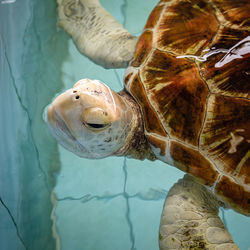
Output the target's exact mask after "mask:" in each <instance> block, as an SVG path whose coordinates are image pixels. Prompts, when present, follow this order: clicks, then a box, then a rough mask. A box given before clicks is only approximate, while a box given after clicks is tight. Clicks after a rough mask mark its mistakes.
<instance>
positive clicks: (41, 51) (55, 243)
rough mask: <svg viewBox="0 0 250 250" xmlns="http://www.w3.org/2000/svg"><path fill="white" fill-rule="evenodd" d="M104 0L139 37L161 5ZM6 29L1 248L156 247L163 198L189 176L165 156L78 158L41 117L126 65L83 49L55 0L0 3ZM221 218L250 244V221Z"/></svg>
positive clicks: (0, 47)
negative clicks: (71, 93)
mask: <svg viewBox="0 0 250 250" xmlns="http://www.w3.org/2000/svg"><path fill="white" fill-rule="evenodd" d="M101 2H102V4H103V5H104V6H105V7H106V8H107V9H108V10H109V11H110V12H111V13H112V14H113V15H114V16H115V17H116V18H117V19H118V20H119V21H120V22H121V23H123V24H124V25H125V27H126V28H127V29H128V30H129V31H130V32H131V33H133V34H135V35H137V34H139V33H140V31H141V29H142V27H143V25H144V23H145V20H146V18H147V15H148V14H149V12H150V10H151V9H152V8H153V6H154V5H155V3H156V1H147V2H145V1H136V3H135V1H132V0H127V1H125V0H124V1H122V0H117V1H116V2H115V4H114V1H112V0H103V1H101ZM139 12H140V15H138V13H139ZM135 24H136V25H135ZM0 33H1V34H0V35H1V37H0V39H1V40H0V60H1V61H0V96H1V97H0V117H1V120H0V138H1V144H0V249H1V250H15V249H21V250H22V249H32V250H33V249H35V250H40V249H41V250H43V249H46V250H49V249H63V250H69V249H73V250H82V249H84V250H99V249H108V250H127V249H137V250H156V249H158V243H157V238H158V226H159V221H160V215H161V210H162V206H163V202H164V199H165V196H166V193H167V191H168V190H169V188H170V187H171V186H172V185H173V183H175V182H176V181H177V179H178V178H181V177H182V176H183V173H181V172H180V171H178V170H176V169H175V168H172V167H170V166H167V165H166V164H163V163H161V162H154V163H152V162H149V161H143V162H140V161H136V160H131V159H125V158H123V157H121V158H108V159H104V160H98V161H97V160H85V159H81V158H78V157H77V156H75V155H73V154H72V153H70V152H68V151H66V150H64V149H63V148H62V147H60V146H58V145H57V144H56V142H55V140H54V139H53V138H52V137H51V136H50V134H49V132H48V129H47V126H46V124H45V123H44V121H43V110H44V108H45V107H46V105H47V104H48V103H50V101H51V99H52V98H53V97H54V96H55V95H57V94H58V93H60V92H62V91H64V90H65V89H67V88H70V87H71V86H72V84H73V82H75V81H77V80H78V79H80V78H83V77H84V78H90V79H100V80H101V81H103V82H105V83H107V84H109V86H110V87H111V88H113V89H114V90H120V89H121V88H122V78H123V73H124V70H105V69H103V68H101V67H99V66H97V65H95V64H94V63H92V62H90V61H89V60H88V59H86V58H85V57H83V56H82V55H80V54H79V52H78V51H77V50H76V48H75V46H74V44H73V43H72V41H71V40H70V38H69V37H68V36H67V35H66V34H65V32H64V31H62V30H60V29H58V28H57V27H56V3H55V1H51V0H44V1H38V0H16V1H15V0H11V1H10V0H8V1H3V0H2V1H1V2H0ZM221 215H222V216H223V218H224V221H225V222H226V225H227V227H228V229H229V231H230V233H232V235H233V238H234V240H235V241H236V243H237V244H238V245H239V246H240V249H243V250H247V249H248V248H250V237H249V236H250V233H249V229H250V219H249V218H246V217H244V216H242V215H239V214H236V213H235V212H233V211H231V210H228V211H225V212H223V213H221Z"/></svg>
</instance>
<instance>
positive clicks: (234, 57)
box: [125, 0, 250, 216]
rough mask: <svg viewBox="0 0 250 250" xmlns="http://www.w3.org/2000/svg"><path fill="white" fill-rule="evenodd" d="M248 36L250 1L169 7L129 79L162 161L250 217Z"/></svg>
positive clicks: (180, 2)
mask: <svg viewBox="0 0 250 250" xmlns="http://www.w3.org/2000/svg"><path fill="white" fill-rule="evenodd" d="M249 31H250V2H249V0H243V1H242V0H240V1H235V0H225V1H223V0H207V1H205V0H192V1H189V0H172V1H163V0H162V1H160V2H159V3H158V5H157V6H156V7H155V9H154V10H153V11H152V13H151V15H150V16H149V18H148V21H147V23H146V25H145V28H144V31H143V33H142V35H141V37H140V38H139V41H138V43H137V47H136V51H135V54H134V59H133V60H132V61H131V63H130V66H129V67H128V69H127V71H126V74H125V88H126V89H127V91H128V92H129V93H130V94H131V95H132V96H133V97H134V98H135V99H136V101H137V102H138V104H139V105H140V107H141V111H142V114H143V117H144V124H145V125H144V127H145V135H146V137H147V139H148V140H149V142H150V144H151V146H152V148H153V150H154V152H155V154H156V155H157V157H158V158H159V159H161V160H163V161H165V162H166V163H168V164H171V165H174V166H176V167H177V168H179V169H181V170H183V171H185V172H187V173H189V174H191V175H193V176H196V177H197V179H198V180H199V181H200V182H201V183H203V184H205V185H207V186H209V187H211V190H213V191H214V192H215V193H216V194H217V195H218V196H219V197H221V199H222V200H223V201H225V202H226V203H228V204H230V205H231V207H232V208H234V209H235V210H237V211H238V212H240V213H243V214H245V215H248V216H249V215H250V34H249V33H250V32H249Z"/></svg>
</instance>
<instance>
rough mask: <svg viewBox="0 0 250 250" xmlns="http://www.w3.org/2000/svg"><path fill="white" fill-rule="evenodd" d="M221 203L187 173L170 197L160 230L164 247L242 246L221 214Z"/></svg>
mask: <svg viewBox="0 0 250 250" xmlns="http://www.w3.org/2000/svg"><path fill="white" fill-rule="evenodd" d="M220 205H221V204H220V202H219V201H218V200H217V199H216V198H215V196H214V195H213V194H212V193H211V192H210V191H209V190H208V189H207V188H206V187H204V186H203V185H201V184H199V183H197V182H196V181H195V179H194V178H193V177H191V176H189V175H185V177H184V178H183V179H181V180H179V181H178V182H177V183H176V184H175V185H174V186H173V187H172V188H171V190H170V191H169V193H168V196H167V198H166V201H165V205H164V209H163V212H162V217H161V225H160V231H159V245H160V249H161V250H170V249H196V250H198V249H209V250H210V249H211V250H234V249H235V250H236V249H239V248H238V247H237V246H236V244H235V243H234V242H233V240H232V237H231V235H230V234H229V233H228V231H227V229H226V228H225V226H224V224H223V222H222V221H221V219H220V217H219V216H218V212H219V211H218V210H219V209H218V208H219V206H220Z"/></svg>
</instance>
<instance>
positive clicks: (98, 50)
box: [57, 0, 137, 68]
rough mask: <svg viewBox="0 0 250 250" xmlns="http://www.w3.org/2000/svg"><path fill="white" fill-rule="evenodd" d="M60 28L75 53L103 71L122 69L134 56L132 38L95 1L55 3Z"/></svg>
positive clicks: (135, 40)
mask: <svg viewBox="0 0 250 250" xmlns="http://www.w3.org/2000/svg"><path fill="white" fill-rule="evenodd" d="M57 3H58V16H59V26H60V27H62V28H63V29H64V30H66V31H67V33H68V34H69V35H70V36H71V37H72V39H73V41H74V42H75V44H76V46H77V48H78V50H79V51H80V52H81V53H82V54H84V55H86V56H87V57H88V58H89V59H91V60H92V61H94V62H95V63H97V64H99V65H101V66H103V67H104V68H125V67H127V66H128V63H129V61H130V60H131V59H132V57H133V53H134V50H135V45H136V42H137V37H135V36H132V35H131V34H130V33H129V32H128V31H127V30H125V29H124V28H123V27H122V25H121V24H120V23H118V22H117V21H116V20H115V19H114V18H113V17H112V16H111V15H110V14H109V13H108V12H107V11H106V10H105V9H104V8H103V7H102V6H101V5H100V3H99V1H98V0H57Z"/></svg>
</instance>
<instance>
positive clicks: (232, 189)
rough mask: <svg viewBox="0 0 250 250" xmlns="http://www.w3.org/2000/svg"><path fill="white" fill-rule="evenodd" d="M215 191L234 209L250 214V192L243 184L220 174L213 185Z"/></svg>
mask: <svg viewBox="0 0 250 250" xmlns="http://www.w3.org/2000/svg"><path fill="white" fill-rule="evenodd" d="M215 191H216V193H217V194H219V195H220V196H222V197H223V198H224V200H225V201H227V203H229V204H230V205H231V206H232V207H233V208H234V209H235V210H236V211H238V212H240V213H242V214H245V215H248V216H249V215H250V210H249V206H250V192H249V190H246V188H245V187H244V186H242V185H239V184H238V183H236V182H235V181H234V180H233V179H232V178H230V177H227V176H222V178H221V179H220V181H219V182H218V183H217V185H216V187H215Z"/></svg>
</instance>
